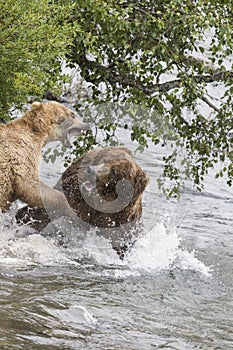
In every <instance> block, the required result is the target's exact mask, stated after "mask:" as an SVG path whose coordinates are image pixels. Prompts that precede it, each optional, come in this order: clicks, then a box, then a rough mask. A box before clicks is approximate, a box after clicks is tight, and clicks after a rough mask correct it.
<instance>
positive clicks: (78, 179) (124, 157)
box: [17, 147, 149, 255]
mask: <svg viewBox="0 0 233 350" xmlns="http://www.w3.org/2000/svg"><path fill="white" fill-rule="evenodd" d="M148 182H149V179H148V176H147V175H146V174H145V172H144V171H143V170H142V169H141V167H140V166H139V165H138V164H137V163H136V161H135V160H134V159H133V157H132V154H131V153H130V151H129V150H128V149H127V148H126V147H105V148H102V149H95V150H93V151H90V152H88V153H87V154H86V155H85V156H84V157H82V158H80V159H77V160H75V161H73V163H72V164H71V165H70V167H69V168H67V169H66V171H65V172H64V173H63V175H62V177H61V179H60V180H59V181H58V183H57V185H56V186H55V188H56V189H57V190H60V191H63V193H64V194H65V196H66V198H67V200H68V203H69V205H70V206H71V208H73V209H74V211H75V212H76V214H77V216H78V218H79V219H80V220H81V223H82V224H84V226H87V227H88V228H90V227H93V226H94V227H97V228H98V231H99V233H100V234H101V235H103V236H104V237H106V238H108V239H110V240H111V243H112V246H113V248H114V249H115V250H116V251H117V252H118V253H119V254H120V255H122V252H123V251H124V250H126V249H127V246H128V245H130V244H131V243H132V241H133V240H134V239H135V238H136V236H137V235H138V233H137V230H136V227H137V224H138V220H139V218H140V216H141V214H142V194H143V192H144V190H145V188H146V186H147V184H148ZM17 220H18V221H21V222H24V223H28V222H29V221H32V220H33V222H31V223H30V226H31V227H33V228H35V229H36V230H38V231H42V230H43V228H45V227H46V226H47V224H48V223H49V222H50V218H49V217H48V215H47V214H46V211H45V210H41V209H37V208H33V209H30V208H28V207H26V208H23V209H21V210H19V211H18V213H17Z"/></svg>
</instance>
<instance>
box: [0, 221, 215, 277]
mask: <svg viewBox="0 0 233 350" xmlns="http://www.w3.org/2000/svg"><path fill="white" fill-rule="evenodd" d="M168 222H169V220H167V221H166V223H165V224H163V223H162V222H161V223H157V224H156V226H155V227H153V228H152V229H151V230H149V231H148V232H147V233H145V234H142V236H141V237H139V239H138V240H137V242H136V243H135V245H134V246H133V248H132V249H131V250H130V251H129V252H128V253H127V254H126V257H125V259H124V261H121V260H120V259H119V257H118V255H117V253H116V252H115V251H114V250H113V249H112V247H111V244H110V242H109V241H108V240H106V239H105V238H103V237H100V236H97V235H96V234H95V232H94V231H93V232H91V233H86V234H85V235H84V238H83V239H78V238H77V237H78V236H77V237H76V239H72V240H71V241H70V243H69V245H68V247H67V248H65V247H62V246H59V245H57V244H56V242H55V241H53V240H51V239H49V240H48V239H47V238H44V237H43V236H41V235H39V234H31V235H28V236H25V235H23V228H20V229H19V228H18V227H17V228H16V227H15V226H14V225H12V226H11V227H10V226H9V224H7V227H6V226H5V228H4V225H2V222H0V225H1V226H2V227H0V263H1V265H2V266H3V265H5V266H6V265H11V266H17V267H19V266H25V265H26V266H27V265H35V264H40V265H44V266H46V265H50V266H51V265H52V266H54V265H67V264H73V265H78V266H80V263H79V262H77V260H78V261H82V259H85V262H86V261H87V260H89V261H90V262H91V263H93V264H94V265H96V264H97V265H101V266H103V267H104V271H102V272H101V273H102V274H105V275H109V276H112V277H115V278H119V277H121V278H124V277H128V276H130V275H135V276H138V275H141V274H143V273H145V272H146V273H155V272H156V271H161V270H167V269H173V268H179V269H181V270H187V269H188V270H193V271H197V272H200V273H201V274H203V275H206V276H209V275H210V274H211V270H210V268H209V267H206V266H205V265H204V264H203V263H202V262H201V261H199V260H198V258H197V257H196V252H194V251H192V252H189V251H188V250H187V249H186V248H184V247H181V238H180V237H179V235H178V233H177V230H176V228H174V227H171V225H169V224H168ZM20 230H21V231H20ZM109 267H110V269H109ZM112 267H114V268H113V269H112ZM92 272H93V273H94V274H95V273H96V271H95V270H94V271H92Z"/></svg>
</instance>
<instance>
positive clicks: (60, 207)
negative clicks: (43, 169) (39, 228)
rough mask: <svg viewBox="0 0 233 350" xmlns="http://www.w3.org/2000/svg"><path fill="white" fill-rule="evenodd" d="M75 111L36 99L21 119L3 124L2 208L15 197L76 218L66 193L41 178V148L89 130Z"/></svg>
mask: <svg viewBox="0 0 233 350" xmlns="http://www.w3.org/2000/svg"><path fill="white" fill-rule="evenodd" d="M87 129H88V126H87V125H86V124H84V123H83V122H82V121H81V120H79V119H76V118H75V114H74V112H73V111H72V110H71V109H69V108H67V107H65V106H63V105H62V104H60V103H58V102H44V103H39V102H34V103H33V104H32V105H31V109H30V110H29V111H27V112H26V113H25V115H24V116H22V117H21V118H19V119H17V120H14V121H11V122H9V123H7V124H0V210H1V209H2V211H3V212H6V211H7V210H8V209H9V206H10V204H11V203H12V202H13V201H15V200H16V199H21V200H22V201H24V202H26V203H28V204H29V205H30V206H32V207H39V208H42V207H44V206H46V208H50V211H51V213H50V214H51V215H54V217H57V216H61V215H62V216H68V217H70V218H73V219H74V218H75V215H74V213H73V210H72V209H71V208H70V206H69V204H68V202H67V200H66V198H65V196H64V194H63V193H60V192H59V191H57V190H56V189H52V188H50V187H48V186H46V185H45V184H43V183H42V182H41V181H40V176H39V173H40V163H41V157H42V147H43V146H44V145H45V144H46V143H48V142H49V141H57V140H60V141H62V142H63V144H64V145H65V146H70V141H69V137H70V135H72V134H76V135H78V134H80V133H82V132H83V131H84V130H87Z"/></svg>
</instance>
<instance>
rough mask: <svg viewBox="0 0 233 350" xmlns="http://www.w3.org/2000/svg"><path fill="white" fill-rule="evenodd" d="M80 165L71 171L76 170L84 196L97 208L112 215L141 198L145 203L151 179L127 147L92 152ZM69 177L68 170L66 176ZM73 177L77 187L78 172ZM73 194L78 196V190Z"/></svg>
mask: <svg viewBox="0 0 233 350" xmlns="http://www.w3.org/2000/svg"><path fill="white" fill-rule="evenodd" d="M77 166H78V169H75V168H76V165H75V162H74V163H73V164H72V165H71V167H70V169H69V172H71V171H72V170H73V171H74V172H76V174H77V177H78V182H79V191H80V192H81V197H82V199H83V200H84V201H85V202H86V203H87V204H88V205H89V206H90V207H92V208H94V209H95V210H97V211H100V212H105V213H109V214H110V213H114V212H119V211H121V210H123V209H124V208H126V207H128V206H129V205H132V204H133V203H135V202H137V201H138V203H141V197H142V193H143V191H144V190H145V188H146V186H147V184H148V182H149V178H148V176H147V175H146V173H145V172H144V171H143V170H142V168H141V167H140V166H139V165H138V164H137V163H136V162H135V160H134V159H133V157H132V156H131V154H130V152H129V150H128V149H126V148H125V147H106V148H103V149H99V150H94V151H91V152H89V153H88V154H87V155H86V156H85V157H84V158H83V160H82V162H81V164H80V162H79V164H78V165H77ZM67 175H68V174H67ZM65 179H66V173H65V174H64V175H63V180H65ZM72 179H73V180H72V182H73V189H74V182H75V181H74V179H75V173H73V174H72ZM65 182H66V181H65ZM75 187H76V189H77V186H75ZM79 191H78V192H79ZM72 193H73V195H74V196H75V191H72ZM77 195H78V193H77Z"/></svg>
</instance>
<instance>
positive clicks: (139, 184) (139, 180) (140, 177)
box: [134, 167, 150, 196]
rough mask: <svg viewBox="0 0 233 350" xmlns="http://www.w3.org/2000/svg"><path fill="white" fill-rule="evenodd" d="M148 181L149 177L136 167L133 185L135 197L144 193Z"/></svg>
mask: <svg viewBox="0 0 233 350" xmlns="http://www.w3.org/2000/svg"><path fill="white" fill-rule="evenodd" d="M149 181H150V179H149V176H147V174H146V173H145V172H144V171H143V170H142V169H141V168H140V167H138V169H137V173H136V177H135V183H134V190H135V192H134V193H135V195H136V196H138V195H140V194H142V193H143V192H144V190H145V188H146V186H147V185H148V183H149Z"/></svg>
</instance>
